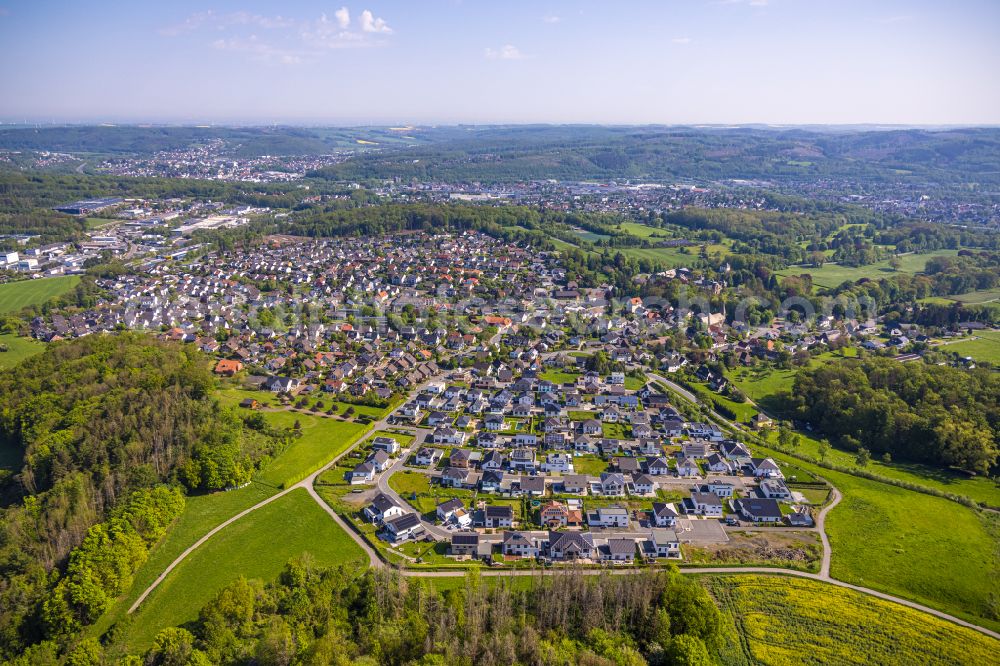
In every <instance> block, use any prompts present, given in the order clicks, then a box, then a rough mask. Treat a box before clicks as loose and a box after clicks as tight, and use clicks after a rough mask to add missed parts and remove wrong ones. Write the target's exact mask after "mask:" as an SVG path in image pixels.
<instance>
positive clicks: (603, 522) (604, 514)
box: [587, 506, 629, 528]
mask: <svg viewBox="0 0 1000 666" xmlns="http://www.w3.org/2000/svg"><path fill="white" fill-rule="evenodd" d="M587 524H588V525H590V526H591V527H625V528H627V527H628V526H629V517H628V509H626V508H625V507H621V506H602V507H599V508H598V509H597V510H595V511H591V512H589V513H588V514H587Z"/></svg>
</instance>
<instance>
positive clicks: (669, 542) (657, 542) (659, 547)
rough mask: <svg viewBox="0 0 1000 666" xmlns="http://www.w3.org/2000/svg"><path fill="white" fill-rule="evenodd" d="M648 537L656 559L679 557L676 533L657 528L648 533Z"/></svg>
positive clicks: (678, 541) (679, 544) (679, 547)
mask: <svg viewBox="0 0 1000 666" xmlns="http://www.w3.org/2000/svg"><path fill="white" fill-rule="evenodd" d="M649 536H650V541H652V543H653V550H654V552H655V553H656V556H657V557H672V558H679V557H680V556H681V541H680V539H678V538H677V532H675V531H673V530H671V529H666V528H662V527H657V528H654V529H653V530H652V531H651V532H650V535H649Z"/></svg>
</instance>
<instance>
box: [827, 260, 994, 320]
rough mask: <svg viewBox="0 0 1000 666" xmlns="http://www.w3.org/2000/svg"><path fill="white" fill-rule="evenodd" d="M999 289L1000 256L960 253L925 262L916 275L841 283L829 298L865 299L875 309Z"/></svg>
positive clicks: (898, 275)
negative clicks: (849, 297)
mask: <svg viewBox="0 0 1000 666" xmlns="http://www.w3.org/2000/svg"><path fill="white" fill-rule="evenodd" d="M998 286H1000V252H997V251H979V250H960V251H959V253H958V255H957V256H954V257H950V256H938V257H931V258H930V259H928V260H927V264H926V266H925V268H924V272H923V273H920V274H916V275H914V274H910V273H895V274H893V275H890V276H887V277H883V278H879V279H878V280H871V279H862V280H858V281H857V282H845V283H844V284H842V285H840V286H839V287H837V288H836V289H834V290H833V291H832V292H831V295H832V296H840V295H845V296H853V297H855V298H857V297H861V296H863V297H865V298H867V299H870V300H871V301H873V302H874V303H875V304H876V305H877V306H878V307H879V308H881V309H883V310H884V309H887V308H889V307H891V306H894V305H899V304H906V305H908V304H911V303H913V302H915V301H918V300H920V299H922V298H928V297H930V296H955V295H958V294H964V293H967V292H970V291H977V290H983V289H995V288H996V287H998Z"/></svg>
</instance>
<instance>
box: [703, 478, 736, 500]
mask: <svg viewBox="0 0 1000 666" xmlns="http://www.w3.org/2000/svg"><path fill="white" fill-rule="evenodd" d="M705 490H706V491H708V492H710V493H715V494H716V495H717V496H718V497H721V498H727V497H732V496H733V490H734V488H733V484H731V483H729V482H728V481H721V480H719V479H712V480H710V481H709V482H708V483H707V484H706V485H705Z"/></svg>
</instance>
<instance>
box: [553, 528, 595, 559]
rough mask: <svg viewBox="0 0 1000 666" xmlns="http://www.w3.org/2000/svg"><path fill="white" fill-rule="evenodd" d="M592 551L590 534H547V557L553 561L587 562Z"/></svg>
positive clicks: (592, 555)
mask: <svg viewBox="0 0 1000 666" xmlns="http://www.w3.org/2000/svg"><path fill="white" fill-rule="evenodd" d="M594 550H595V549H594V537H593V535H592V534H591V533H590V532H549V556H550V557H551V558H552V559H554V560H563V561H566V560H589V559H593V557H594Z"/></svg>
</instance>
